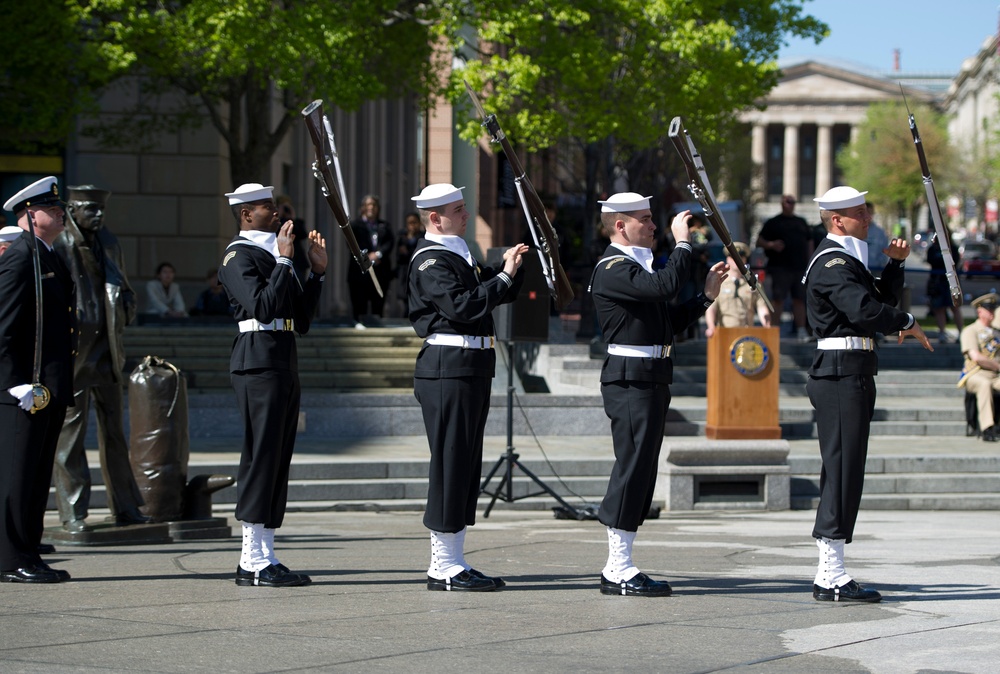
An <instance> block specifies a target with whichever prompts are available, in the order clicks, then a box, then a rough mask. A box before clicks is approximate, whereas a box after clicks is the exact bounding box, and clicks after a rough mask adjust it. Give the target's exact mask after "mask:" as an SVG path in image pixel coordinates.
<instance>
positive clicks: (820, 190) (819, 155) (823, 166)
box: [816, 123, 833, 196]
mask: <svg viewBox="0 0 1000 674" xmlns="http://www.w3.org/2000/svg"><path fill="white" fill-rule="evenodd" d="M832 182H833V125H832V124H829V123H821V124H818V125H817V127H816V196H819V195H821V194H826V191H827V190H828V189H830V188H831V187H833V185H832Z"/></svg>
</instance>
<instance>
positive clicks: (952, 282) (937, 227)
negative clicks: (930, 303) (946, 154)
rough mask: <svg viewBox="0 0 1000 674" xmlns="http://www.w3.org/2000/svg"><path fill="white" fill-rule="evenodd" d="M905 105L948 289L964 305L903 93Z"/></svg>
mask: <svg viewBox="0 0 1000 674" xmlns="http://www.w3.org/2000/svg"><path fill="white" fill-rule="evenodd" d="M899 91H900V93H903V85H902V84H901V85H899ZM903 105H905V106H906V114H907V115H909V116H910V133H912V134H913V144H914V145H915V146H916V147H917V158H918V159H919V160H920V173H921V175H922V176H923V177H924V191H925V192H926V193H927V207H928V208H930V209H931V220H933V221H934V235H935V236H936V237H937V240H938V241H939V242H940V243H941V255H942V256H943V257H944V274H945V276H946V277H947V278H948V289H949V290H950V291H951V304H952V306H956V307H960V306H962V287H961V286H960V285H959V284H958V274H957V273H956V272H955V260H954V259H953V258H952V257H951V232H950V231H948V225H946V224H945V223H944V218H942V217H941V204H939V203H938V199H937V191H936V190H935V189H934V180H933V179H932V178H931V170H930V168H928V166H927V155H926V154H924V144H923V142H922V141H921V140H920V132H919V131H917V122H916V120H915V119H914V118H913V113H912V112H910V106H909V105H908V104H907V102H906V94H905V93H903Z"/></svg>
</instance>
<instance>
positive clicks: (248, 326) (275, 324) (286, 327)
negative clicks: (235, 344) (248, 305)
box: [240, 318, 295, 332]
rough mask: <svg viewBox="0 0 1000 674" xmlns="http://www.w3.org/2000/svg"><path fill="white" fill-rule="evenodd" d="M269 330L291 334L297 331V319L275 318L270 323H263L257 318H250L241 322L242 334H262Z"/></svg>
mask: <svg viewBox="0 0 1000 674" xmlns="http://www.w3.org/2000/svg"><path fill="white" fill-rule="evenodd" d="M268 330H276V331H279V332H282V331H288V332H291V331H293V330H295V319H293V318H275V319H274V320H273V321H270V322H268V323H261V322H260V321H258V320H257V319H256V318H248V319H246V320H245V321H240V332H262V331H268Z"/></svg>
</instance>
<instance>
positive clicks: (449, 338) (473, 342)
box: [424, 332, 494, 349]
mask: <svg viewBox="0 0 1000 674" xmlns="http://www.w3.org/2000/svg"><path fill="white" fill-rule="evenodd" d="M424 342H426V343H427V344H433V345H435V346H460V347H462V348H463V349H492V348H493V343H494V340H493V335H486V336H485V337H483V336H480V335H448V334H445V333H442V332H435V333H434V334H433V335H428V336H427V338H426V339H425V340H424Z"/></svg>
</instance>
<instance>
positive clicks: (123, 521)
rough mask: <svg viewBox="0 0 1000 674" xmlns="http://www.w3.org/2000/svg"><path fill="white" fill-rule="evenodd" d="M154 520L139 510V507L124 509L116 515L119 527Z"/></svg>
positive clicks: (116, 523) (147, 522)
mask: <svg viewBox="0 0 1000 674" xmlns="http://www.w3.org/2000/svg"><path fill="white" fill-rule="evenodd" d="M152 521H153V520H152V518H150V517H146V516H145V515H143V514H142V513H141V512H139V509H138V508H130V509H129V510H123V511H122V512H120V513H118V514H117V515H115V525H116V526H119V527H124V526H128V525H129V524H149V523H150V522H152Z"/></svg>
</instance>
